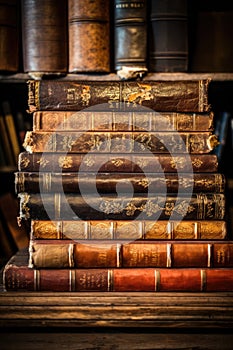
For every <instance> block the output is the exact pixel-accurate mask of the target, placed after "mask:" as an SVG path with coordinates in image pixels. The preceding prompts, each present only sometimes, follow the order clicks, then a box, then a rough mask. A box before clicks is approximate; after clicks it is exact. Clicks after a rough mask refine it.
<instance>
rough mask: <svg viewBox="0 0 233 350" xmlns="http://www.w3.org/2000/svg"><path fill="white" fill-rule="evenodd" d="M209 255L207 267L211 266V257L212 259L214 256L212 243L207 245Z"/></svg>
mask: <svg viewBox="0 0 233 350" xmlns="http://www.w3.org/2000/svg"><path fill="white" fill-rule="evenodd" d="M207 252H208V253H207V254H208V255H207V256H208V259H207V267H210V266H211V259H212V256H211V253H212V244H208V245H207Z"/></svg>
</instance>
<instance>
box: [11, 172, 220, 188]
mask: <svg viewBox="0 0 233 350" xmlns="http://www.w3.org/2000/svg"><path fill="white" fill-rule="evenodd" d="M94 188H95V189H96V191H97V192H98V193H117V192H121V193H126V192H127V190H129V189H132V191H133V192H134V193H161V192H162V193H163V192H164V191H166V192H167V193H177V192H178V191H179V192H180V193H186V192H188V193H192V192H196V193H198V192H207V193H208V192H218V193H223V192H224V189H225V177H224V175H223V174H220V173H215V174H213V173H201V174H186V173H182V174H181V173H179V174H177V173H157V174H156V173H147V174H144V173H94V172H92V173H91V172H90V173H86V172H77V173H75V172H74V173H64V174H63V173H47V172H42V173H38V172H33V173H29V172H16V173H15V189H16V192H17V193H19V192H28V193H38V192H43V193H53V192H60V191H62V192H63V191H64V192H65V193H82V191H84V192H85V193H92V191H93V189H94Z"/></svg>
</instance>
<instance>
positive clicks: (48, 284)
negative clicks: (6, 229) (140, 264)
mask: <svg viewBox="0 0 233 350" xmlns="http://www.w3.org/2000/svg"><path fill="white" fill-rule="evenodd" d="M232 272H233V269H232V268H169V269H168V268H158V269H157V268H156V269H155V268H118V269H114V268H98V269H97V268H96V269H81V268H80V269H79V268H73V269H69V268H67V269H57V268H51V269H31V268H29V267H28V254H27V253H26V252H21V251H19V252H18V253H17V254H16V255H15V256H13V257H12V258H11V259H10V260H9V262H8V263H7V265H6V266H5V268H4V271H3V287H4V289H5V290H6V291H51V292H91V291H92V292H95V291H96V292H97V291H99V292H111V291H115V292H213V291H215V292H230V291H233V273H232Z"/></svg>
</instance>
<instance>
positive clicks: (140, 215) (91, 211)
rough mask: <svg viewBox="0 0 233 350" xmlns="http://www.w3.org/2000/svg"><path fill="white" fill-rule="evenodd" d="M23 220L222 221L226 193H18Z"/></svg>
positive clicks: (20, 215)
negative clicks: (101, 194)
mask: <svg viewBox="0 0 233 350" xmlns="http://www.w3.org/2000/svg"><path fill="white" fill-rule="evenodd" d="M18 196H19V198H20V213H19V218H21V219H32V220H49V219H50V220H157V219H162V220H167V219H171V220H183V219H189V220H200V219H201V220H223V219H224V215H225V195H224V194H215V193H207V194H204V193H196V194H193V195H191V194H186V195H185V194H184V195H178V196H177V195H172V194H171V195H167V196H166V193H164V194H161V195H157V196H156V195H153V196H152V195H149V194H148V196H147V195H143V194H137V195H135V196H133V194H131V193H130V194H129V195H125V194H124V195H120V196H117V195H103V196H98V195H96V194H95V193H94V192H93V194H88V193H87V194H84V193H83V194H82V195H78V194H77V193H68V194H66V195H65V194H64V193H53V194H48V193H43V194H42V193H41V194H39V193H31V194H28V193H26V192H25V193H19V195H18Z"/></svg>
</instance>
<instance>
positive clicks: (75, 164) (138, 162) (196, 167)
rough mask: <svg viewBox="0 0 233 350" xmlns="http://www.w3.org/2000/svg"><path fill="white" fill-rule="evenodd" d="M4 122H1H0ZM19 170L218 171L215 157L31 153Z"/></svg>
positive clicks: (21, 158)
mask: <svg viewBox="0 0 233 350" xmlns="http://www.w3.org/2000/svg"><path fill="white" fill-rule="evenodd" d="M0 120H1V119H0ZM18 169H19V171H24V172H27V171H28V172H35V171H40V172H63V173H65V172H75V171H79V170H82V171H85V172H95V171H98V172H99V173H102V172H110V173H117V172H126V173H131V172H132V173H141V172H151V173H159V172H167V173H174V172H184V173H185V172H188V173H190V172H192V171H193V172H195V173H204V172H205V173H208V172H209V173H210V172H217V171H218V159H217V156H216V155H215V154H195V155H192V154H191V155H188V156H187V155H184V154H177V155H170V154H143V157H142V155H141V154H136V153H124V154H123V155H119V154H113V153H112V154H110V153H105V154H104V153H102V154H100V153H89V154H88V155H85V154H80V153H67V154H64V153H28V152H21V153H20V154H19V157H18Z"/></svg>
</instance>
